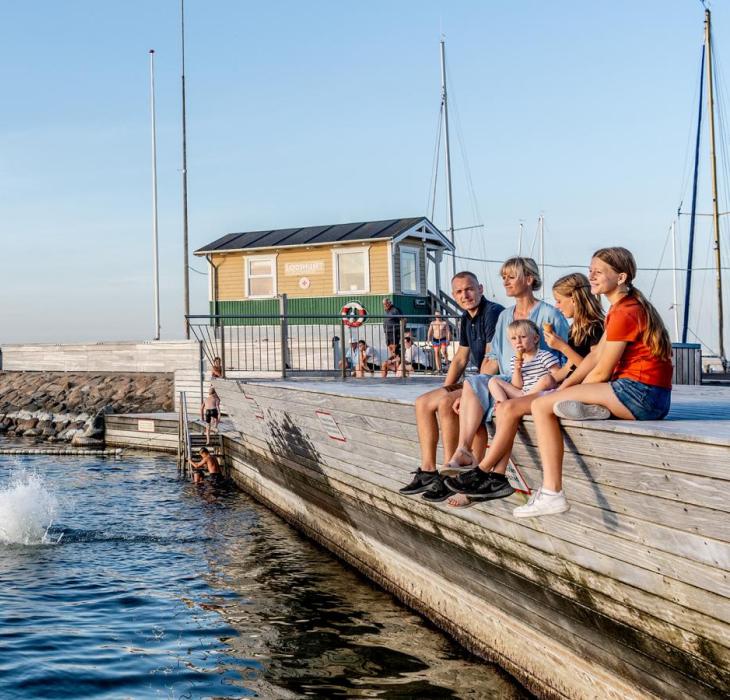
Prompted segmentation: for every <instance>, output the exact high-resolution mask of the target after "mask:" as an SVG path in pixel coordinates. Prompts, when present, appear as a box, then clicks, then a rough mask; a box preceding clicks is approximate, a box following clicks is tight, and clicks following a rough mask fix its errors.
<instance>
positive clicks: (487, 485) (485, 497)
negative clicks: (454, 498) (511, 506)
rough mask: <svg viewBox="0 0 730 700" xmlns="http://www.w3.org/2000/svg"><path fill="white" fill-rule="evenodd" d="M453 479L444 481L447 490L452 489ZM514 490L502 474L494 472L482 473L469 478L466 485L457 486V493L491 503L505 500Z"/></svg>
mask: <svg viewBox="0 0 730 700" xmlns="http://www.w3.org/2000/svg"><path fill="white" fill-rule="evenodd" d="M453 481H455V480H453V479H446V482H447V483H446V485H447V487H448V488H454V486H455V484H453ZM514 492H515V490H514V489H513V488H512V486H511V485H510V483H509V480H508V479H507V477H506V476H505V475H504V474H497V473H495V472H487V473H486V474H485V473H484V472H482V475H481V476H480V475H475V476H474V477H470V482H469V483H468V484H464V485H459V493H463V494H464V495H465V496H469V498H478V499H479V500H482V501H491V500H493V499H496V498H507V496H511V495H512V494H513V493H514Z"/></svg>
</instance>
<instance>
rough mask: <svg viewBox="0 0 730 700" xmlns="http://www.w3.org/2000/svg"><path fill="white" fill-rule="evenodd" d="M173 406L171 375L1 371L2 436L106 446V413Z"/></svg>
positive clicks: (145, 411)
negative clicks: (104, 417)
mask: <svg viewBox="0 0 730 700" xmlns="http://www.w3.org/2000/svg"><path fill="white" fill-rule="evenodd" d="M172 410H173V375H172V374H162V373H141V372H139V373H137V372H134V373H133V372H127V373H93V372H0V435H7V436H9V437H10V436H12V437H23V438H32V439H34V441H36V442H70V443H72V444H73V445H75V446H78V447H98V446H101V445H103V442H104V440H103V438H104V424H103V414H104V413H159V412H167V411H172Z"/></svg>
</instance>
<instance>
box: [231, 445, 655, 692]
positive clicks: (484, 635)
mask: <svg viewBox="0 0 730 700" xmlns="http://www.w3.org/2000/svg"><path fill="white" fill-rule="evenodd" d="M226 441H227V442H229V443H230V445H229V448H228V449H227V450H226V452H227V455H228V463H227V467H228V469H229V476H230V477H231V478H232V479H233V480H234V481H235V483H236V484H237V485H238V486H239V487H240V488H242V489H243V490H244V491H245V492H246V493H248V494H249V495H251V496H252V497H253V498H255V499H256V500H257V501H259V502H261V503H262V504H264V505H265V506H266V507H267V508H270V509H271V510H272V511H274V512H275V513H277V514H278V515H279V516H280V517H282V518H283V519H285V520H286V521H287V522H289V523H290V524H291V525H293V526H294V527H295V528H297V529H299V530H300V531H301V532H303V533H304V534H305V535H307V536H308V537H310V538H311V539H313V540H314V541H316V542H317V543H319V544H320V545H322V546H323V547H325V548H326V549H328V550H329V551H331V552H332V553H333V554H335V555H336V556H338V557H339V558H340V559H342V560H344V561H345V562H347V563H348V564H349V565H350V566H352V567H353V568H355V569H357V570H358V571H360V572H361V573H362V574H364V575H365V576H366V577H367V578H369V579H371V580H372V581H373V582H375V583H376V584H377V585H379V586H380V587H382V588H384V589H385V590H386V591H388V592H389V593H391V594H392V595H394V596H395V597H396V598H398V599H399V600H400V601H401V602H403V603H404V604H405V605H407V606H408V607H409V608H411V609H413V610H415V611H417V612H418V613H420V614H421V615H423V616H424V617H426V618H428V619H429V620H430V621H431V622H433V623H434V624H435V625H436V626H437V627H439V628H440V629H442V630H443V631H444V632H446V633H447V634H448V635H449V636H451V637H453V638H454V639H456V641H458V642H459V643H460V644H461V645H462V646H464V647H465V648H466V649H467V650H469V651H470V652H472V653H473V654H475V655H476V656H479V657H480V658H483V659H485V660H487V661H489V662H492V663H496V664H498V665H499V666H500V667H502V668H503V669H504V670H506V671H507V672H508V673H510V674H511V675H513V676H514V677H515V678H516V679H517V680H518V681H519V682H520V683H521V684H522V685H524V686H525V687H526V688H527V689H528V690H530V691H531V692H533V693H534V694H536V695H537V696H539V697H541V698H548V699H550V700H553V699H558V698H569V699H570V700H583V699H585V700H588V699H589V698H607V699H609V698H610V699H613V698H615V699H616V700H619V699H621V700H623V699H626V700H633V699H637V700H638V699H640V698H658V697H659V696H657V695H654V694H652V693H649V692H648V691H646V690H645V689H638V688H637V687H636V686H635V685H633V684H632V683H631V682H630V681H627V680H625V679H623V678H620V677H619V676H617V675H615V674H613V673H611V672H610V671H608V670H606V669H604V668H601V667H599V666H597V665H596V664H595V663H592V662H590V661H587V660H586V659H584V658H583V657H581V656H579V655H578V654H576V653H575V652H574V651H572V650H571V649H569V648H568V647H566V646H565V645H563V644H560V643H558V642H556V641H555V640H554V639H551V638H550V637H548V636H547V635H544V634H542V633H540V632H538V631H536V630H535V629H533V628H532V627H530V626H528V625H525V624H522V623H521V622H520V621H519V620H517V619H515V618H514V617H512V616H510V615H507V614H505V613H503V612H502V611H501V610H499V609H498V608H496V607H494V606H493V605H490V604H489V603H488V602H487V601H485V600H484V599H483V598H480V597H477V596H475V595H473V594H471V593H469V592H467V591H466V590H464V589H463V588H460V587H457V586H455V585H454V584H453V583H451V582H449V581H447V580H446V579H444V578H443V577H441V576H438V575H437V574H435V573H434V572H433V571H431V570H430V569H427V568H426V567H423V566H420V565H419V564H418V563H417V562H415V561H414V560H413V559H412V558H405V557H403V556H402V555H400V554H399V553H398V552H396V551H395V550H393V549H392V548H390V547H388V546H387V545H385V544H383V543H381V542H379V541H377V540H376V539H374V538H367V537H364V536H363V533H362V532H359V531H357V532H355V531H353V528H352V527H351V526H350V525H349V524H348V523H346V522H343V521H342V520H341V519H339V518H336V517H333V516H332V514H330V513H328V512H327V511H326V510H324V509H322V508H320V507H318V506H317V505H316V504H314V503H312V502H311V501H305V500H304V499H303V498H301V497H299V496H297V495H296V494H294V493H292V492H291V491H289V490H286V489H285V488H282V486H281V485H280V484H277V483H276V482H274V481H272V480H270V479H266V478H265V477H264V476H263V475H262V474H261V473H260V471H259V470H258V468H257V467H256V466H254V465H252V464H250V463H248V462H247V461H245V460H244V459H243V458H242V457H241V456H240V455H239V454H238V450H236V446H243V445H242V444H241V443H240V442H238V441H235V440H233V439H232V438H226ZM244 449H250V446H248V445H247V446H245V447H244ZM256 457H257V461H258V459H264V458H265V457H264V455H261V454H257V455H256ZM250 474H255V476H250Z"/></svg>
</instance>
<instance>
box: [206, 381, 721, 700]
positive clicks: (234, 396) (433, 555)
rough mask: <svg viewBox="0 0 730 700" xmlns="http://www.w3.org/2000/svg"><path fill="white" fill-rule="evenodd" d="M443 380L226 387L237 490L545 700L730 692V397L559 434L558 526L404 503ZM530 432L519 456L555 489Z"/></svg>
mask: <svg viewBox="0 0 730 700" xmlns="http://www.w3.org/2000/svg"><path fill="white" fill-rule="evenodd" d="M436 385H437V383H436V382H433V381H432V382H429V381H408V382H401V381H400V380H393V381H388V382H381V381H379V380H373V381H368V380H364V381H356V380H352V381H347V382H336V381H307V380H287V381H252V382H244V381H236V380H228V381H225V380H220V381H216V387H217V390H218V393H219V394H220V395H221V399H222V405H223V407H224V410H225V411H226V412H227V413H229V414H230V416H231V418H232V420H233V423H234V425H235V426H236V428H237V429H238V430H239V431H240V438H238V439H235V438H227V439H226V454H227V456H228V462H229V466H230V467H231V472H232V476H233V478H234V479H235V480H236V481H237V482H238V483H239V485H240V486H242V487H243V488H244V489H245V490H246V491H248V492H249V493H251V494H252V495H254V496H255V497H256V498H258V499H259V500H261V501H262V502H264V503H266V504H267V505H268V506H270V507H271V508H272V509H274V510H275V511H277V512H278V513H280V514H281V515H282V516H283V517H285V518H286V519H287V520H289V521H290V522H292V523H293V524H294V525H296V526H297V527H299V528H300V529H301V530H303V531H304V532H305V533H307V534H308V535H310V536H311V537H313V538H314V539H316V540H317V541H318V542H320V543H322V544H323V545H325V546H326V547H328V548H329V549H330V550H332V551H333V552H334V553H336V554H337V555H339V556H340V557H342V558H343V559H344V560H346V561H347V562H349V563H350V564H352V565H353V566H355V567H357V568H358V569H359V570H360V571H362V572H363V573H364V574H366V575H367V576H369V577H370V578H371V579H373V580H374V581H376V582H377V583H379V584H380V585H382V586H383V587H384V588H386V589H387V590H389V591H391V592H392V593H393V594H395V595H396V596H397V597H399V598H400V599H401V600H403V601H404V602H405V603H406V604H407V605H409V606H411V607H413V608H414V609H416V610H419V611H420V612H421V613H423V614H424V615H426V616H427V617H429V618H430V619H431V620H433V621H434V622H435V623H436V624H437V625H439V626H440V627H442V628H443V629H444V630H445V631H446V632H448V633H449V634H451V635H453V636H454V637H455V638H456V639H458V640H459V641H460V642H461V643H462V644H464V645H465V646H466V647H468V648H469V649H471V650H473V651H474V652H475V653H477V654H479V655H481V656H483V657H485V658H488V659H490V660H494V661H496V662H498V663H499V664H500V665H501V666H503V667H504V668H505V669H507V670H508V671H509V672H511V673H512V674H513V675H515V676H516V677H517V678H518V679H519V680H520V681H521V682H522V683H524V684H525V685H526V686H527V687H528V688H530V689H531V690H533V691H534V692H535V693H537V694H538V695H540V696H542V697H565V698H604V697H605V698H609V697H610V698H639V697H659V698H688V697H692V698H716V697H726V696H727V694H728V693H730V578H729V577H728V570H729V569H730V517H729V516H728V512H729V511H730V499H729V498H728V485H729V484H728V481H730V389H725V388H719V387H701V386H695V387H678V388H677V389H676V390H675V392H674V394H673V406H672V411H671V413H670V415H669V417H668V419H667V420H665V421H657V422H642V423H632V422H627V421H594V422H582V423H581V422H571V421H564V426H565V441H566V448H567V452H566V460H565V479H564V483H565V486H564V488H565V492H566V495H567V496H568V498H569V500H570V502H571V504H572V509H571V511H570V512H569V513H567V514H565V515H562V516H551V517H543V518H537V519H524V520H523V519H520V520H518V519H516V518H514V517H512V515H511V511H512V509H513V508H514V507H515V506H516V505H519V504H520V503H522V502H524V500H525V498H526V497H525V496H524V495H521V494H515V495H514V496H512V497H510V498H508V499H504V500H501V501H496V502H494V501H493V502H489V503H485V504H480V505H478V506H476V507H473V508H469V509H466V510H456V509H451V508H448V507H447V506H446V505H445V504H444V505H439V506H434V505H431V504H428V503H426V502H424V501H423V500H422V499H421V498H420V497H406V496H402V495H400V494H399V493H398V488H400V487H401V486H402V485H403V484H404V483H406V482H407V481H408V480H409V478H410V475H409V472H410V471H413V470H415V469H416V467H417V466H418V464H419V462H418V454H419V453H418V443H417V437H416V429H415V416H414V411H413V401H414V400H415V397H416V396H418V395H419V394H420V393H422V392H423V391H424V390H426V389H427V388H429V387H430V386H436ZM535 444H536V443H535V433H534V426H533V425H532V423H531V421H530V420H529V418H528V419H527V420H525V422H524V424H523V427H522V428H521V430H520V433H519V435H518V439H517V444H516V446H515V451H514V454H513V459H514V462H515V464H516V465H517V466H518V468H519V470H520V471H521V473H522V474H523V475H524V477H525V478H526V480H527V482H528V484H529V485H530V486H531V487H532V488H533V489H534V488H537V487H538V486H539V484H540V481H541V478H540V477H541V475H540V469H539V460H538V459H537V451H536V447H535Z"/></svg>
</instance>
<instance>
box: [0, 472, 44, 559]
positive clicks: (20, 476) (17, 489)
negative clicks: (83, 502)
mask: <svg viewBox="0 0 730 700" xmlns="http://www.w3.org/2000/svg"><path fill="white" fill-rule="evenodd" d="M57 513H58V499H57V498H56V496H55V495H54V494H53V493H51V492H50V491H49V490H48V488H47V487H46V484H45V482H44V481H43V478H42V477H41V476H39V475H38V474H32V473H27V472H26V471H24V470H21V471H18V472H15V473H13V474H12V476H11V478H10V482H9V483H8V484H7V485H4V486H2V487H0V544H25V545H37V544H50V543H51V539H50V537H49V535H48V530H49V529H50V527H51V525H52V524H53V521H54V520H55V518H56V515H57Z"/></svg>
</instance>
